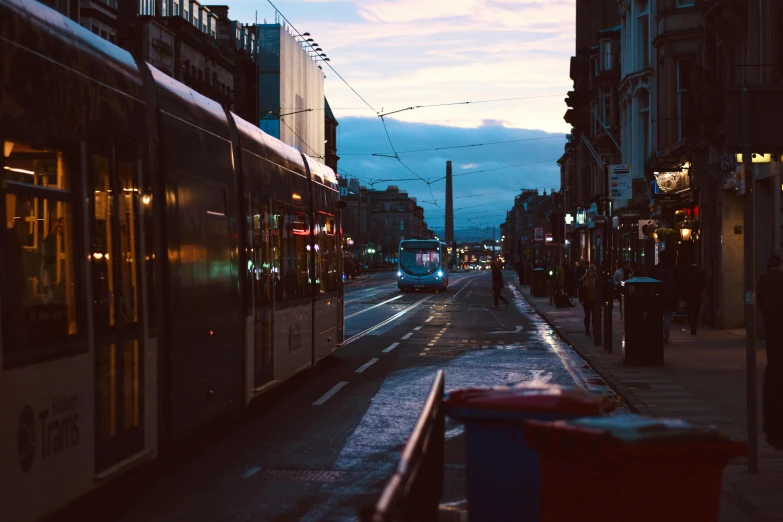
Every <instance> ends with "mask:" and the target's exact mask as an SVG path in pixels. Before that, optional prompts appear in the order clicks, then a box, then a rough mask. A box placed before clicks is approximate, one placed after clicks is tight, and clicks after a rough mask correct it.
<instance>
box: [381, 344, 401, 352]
mask: <svg viewBox="0 0 783 522" xmlns="http://www.w3.org/2000/svg"><path fill="white" fill-rule="evenodd" d="M399 345H400V343H391V344H390V345H389V347H388V348H384V349H383V353H389V352H390V351H392V350H394V349H395V348H397V347H398V346H399Z"/></svg>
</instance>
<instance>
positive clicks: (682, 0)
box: [677, 0, 694, 7]
mask: <svg viewBox="0 0 783 522" xmlns="http://www.w3.org/2000/svg"><path fill="white" fill-rule="evenodd" d="M693 5H694V0H677V7H693Z"/></svg>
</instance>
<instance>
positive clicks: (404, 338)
mask: <svg viewBox="0 0 783 522" xmlns="http://www.w3.org/2000/svg"><path fill="white" fill-rule="evenodd" d="M411 335H413V332H408V333H406V334H405V335H403V336H402V337H400V339H402V340H403V341H407V340H408V339H410V338H411Z"/></svg>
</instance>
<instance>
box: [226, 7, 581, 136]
mask: <svg viewBox="0 0 783 522" xmlns="http://www.w3.org/2000/svg"><path fill="white" fill-rule="evenodd" d="M227 3H229V5H230V6H231V13H232V16H236V17H239V18H240V19H241V20H244V21H252V19H253V16H254V10H255V9H256V8H258V5H257V3H253V2H250V1H249V0H228V2H227ZM575 6H576V0H344V1H338V2H321V1H317V0H290V1H289V2H287V3H286V5H285V6H279V7H281V8H282V9H283V10H284V14H285V15H286V17H287V18H288V19H289V20H291V21H292V22H293V23H294V25H296V27H297V28H298V29H299V30H300V31H308V32H310V33H311V34H312V35H313V38H314V39H315V40H316V41H317V42H318V44H319V46H320V47H322V48H323V49H324V50H325V52H326V53H327V54H328V55H329V57H330V59H331V62H329V64H330V65H332V66H333V67H334V68H335V69H336V70H337V71H338V72H339V74H340V75H341V76H342V77H343V78H345V79H346V80H347V81H348V83H349V84H350V87H352V88H353V89H355V90H356V91H358V92H359V93H360V94H361V95H362V97H364V98H365V99H366V100H367V101H368V102H369V103H370V104H371V105H372V107H373V109H374V110H375V111H377V112H379V111H390V110H395V109H400V108H405V107H410V106H415V105H431V104H439V103H451V102H462V101H481V100H494V99H500V98H516V97H524V96H545V95H553V94H555V95H557V96H553V97H548V98H538V99H528V100H509V101H505V102H496V103H485V104H465V105H452V106H442V107H428V108H422V109H415V110H409V111H405V112H402V113H399V114H396V115H395V117H396V118H398V119H400V120H403V121H409V122H421V123H432V124H445V125H449V126H459V127H470V128H477V127H479V126H481V125H482V122H483V121H484V120H496V121H502V122H503V125H505V126H507V127H516V128H539V129H544V130H547V131H552V132H568V130H569V127H568V125H567V124H566V123H565V122H564V121H563V119H562V117H563V114H564V113H565V111H566V109H567V107H566V106H565V104H564V102H563V99H564V98H565V96H566V93H567V92H568V91H569V90H570V89H571V87H572V82H571V80H570V78H569V59H570V56H571V55H572V54H573V52H574V38H575V34H574V28H575V23H574V18H575V13H576V7H575ZM265 16H268V17H269V18H270V19H272V15H271V14H268V13H265ZM323 70H324V74H325V75H326V79H325V90H326V96H327V98H328V99H329V102H330V104H331V106H332V108H333V109H334V111H335V113H336V115H337V117H338V119H340V118H345V117H346V116H369V115H372V114H373V112H372V111H371V110H370V109H369V108H367V107H364V108H363V106H364V103H363V102H362V101H361V100H360V99H359V98H358V97H357V96H356V94H355V93H354V92H353V90H352V89H351V88H349V87H348V86H347V85H346V84H345V83H343V82H342V81H341V80H340V78H338V77H337V75H336V74H335V73H334V72H332V71H331V70H330V69H329V68H328V67H327V66H326V65H324V67H323Z"/></svg>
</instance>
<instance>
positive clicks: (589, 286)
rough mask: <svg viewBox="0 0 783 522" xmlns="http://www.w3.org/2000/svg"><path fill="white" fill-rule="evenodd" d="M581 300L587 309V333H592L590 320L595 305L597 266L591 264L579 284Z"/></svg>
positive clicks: (585, 309) (583, 306)
mask: <svg viewBox="0 0 783 522" xmlns="http://www.w3.org/2000/svg"><path fill="white" fill-rule="evenodd" d="M579 302H580V303H582V308H584V311H585V335H587V336H589V335H590V320H591V318H592V317H593V306H594V305H595V267H594V266H592V265H590V266H589V267H587V269H586V271H585V275H584V277H583V278H582V279H581V280H580V284H579Z"/></svg>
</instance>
